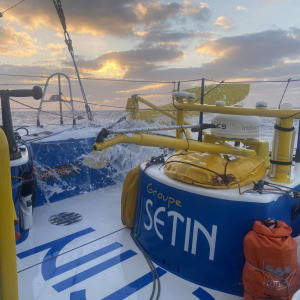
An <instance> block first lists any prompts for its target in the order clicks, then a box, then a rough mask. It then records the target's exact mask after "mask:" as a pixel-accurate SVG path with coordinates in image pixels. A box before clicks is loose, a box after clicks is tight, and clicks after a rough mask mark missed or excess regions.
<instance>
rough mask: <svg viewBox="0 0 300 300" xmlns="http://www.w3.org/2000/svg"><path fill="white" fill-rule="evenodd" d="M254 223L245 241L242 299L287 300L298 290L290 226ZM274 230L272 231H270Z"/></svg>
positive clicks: (281, 223)
mask: <svg viewBox="0 0 300 300" xmlns="http://www.w3.org/2000/svg"><path fill="white" fill-rule="evenodd" d="M268 226H269V225H268V224H267V222H264V221H263V222H260V221H255V222H254V224H253V230H252V231H250V232H249V233H248V234H247V235H246V236H245V238H244V254H245V258H246V263H245V265H244V269H243V285H244V299H246V300H254V299H280V300H290V299H292V296H293V294H294V293H295V292H296V290H297V284H298V267H297V243H296V241H295V240H294V239H293V238H292V237H291V236H290V234H291V233H292V229H291V227H289V226H288V225H286V224H285V223H284V222H281V221H277V222H276V221H275V224H274V225H273V226H270V227H268ZM272 227H273V228H272Z"/></svg>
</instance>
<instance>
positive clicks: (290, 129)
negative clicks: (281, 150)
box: [274, 124, 295, 132]
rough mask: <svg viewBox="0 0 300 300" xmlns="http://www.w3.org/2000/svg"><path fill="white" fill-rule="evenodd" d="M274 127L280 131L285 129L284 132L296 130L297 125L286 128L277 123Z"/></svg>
mask: <svg viewBox="0 0 300 300" xmlns="http://www.w3.org/2000/svg"><path fill="white" fill-rule="evenodd" d="M274 129H277V130H280V131H284V132H291V131H294V130H295V127H294V126H293V127H291V128H284V127H281V126H279V125H277V124H275V125H274Z"/></svg>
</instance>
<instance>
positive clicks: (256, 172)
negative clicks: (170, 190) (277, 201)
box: [164, 150, 266, 189]
mask: <svg viewBox="0 0 300 300" xmlns="http://www.w3.org/2000/svg"><path fill="white" fill-rule="evenodd" d="M164 172H165V174H166V175H167V176H169V177H171V178H173V179H176V180H179V181H182V182H185V183H189V184H193V185H199V186H202V187H207V188H216V189H226V188H237V187H239V186H245V185H248V184H250V183H252V182H253V181H256V180H260V179H261V178H262V177H263V176H264V175H265V172H266V168H265V164H264V160H263V159H262V158H260V157H258V156H251V157H233V156H230V157H229V156H228V155H221V154H210V153H201V152H192V151H190V152H189V151H185V150H181V151H178V152H176V153H175V154H174V155H172V156H171V157H170V158H169V159H168V160H167V161H166V164H165V166H164Z"/></svg>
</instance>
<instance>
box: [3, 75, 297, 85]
mask: <svg viewBox="0 0 300 300" xmlns="http://www.w3.org/2000/svg"><path fill="white" fill-rule="evenodd" d="M0 76H11V77H28V78H48V77H49V76H46V75H26V74H7V73H0ZM68 77H69V78H70V79H71V80H77V79H78V78H76V77H72V76H68ZM81 79H82V80H100V81H120V82H136V83H170V84H176V83H177V82H179V81H180V82H183V83H186V82H195V81H201V80H202V79H188V80H177V81H174V80H173V81H159V80H140V79H118V78H97V77H81ZM204 80H205V81H208V82H215V83H222V81H218V80H212V79H206V78H204ZM288 80H289V81H290V82H299V81H300V78H299V79H287V80H245V81H242V80H240V81H225V80H223V81H224V82H223V83H224V84H233V83H284V82H288Z"/></svg>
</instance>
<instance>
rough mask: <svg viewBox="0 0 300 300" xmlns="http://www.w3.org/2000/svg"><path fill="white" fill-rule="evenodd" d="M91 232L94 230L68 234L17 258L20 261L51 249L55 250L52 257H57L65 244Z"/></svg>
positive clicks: (25, 252) (29, 250)
mask: <svg viewBox="0 0 300 300" xmlns="http://www.w3.org/2000/svg"><path fill="white" fill-rule="evenodd" d="M93 231H95V229H93V228H87V229H84V230H81V231H78V232H75V233H73V234H70V235H68V236H65V237H63V238H60V239H57V240H54V241H51V242H49V243H46V244H43V245H40V246H37V247H34V248H31V249H28V250H26V251H23V252H20V253H18V254H17V256H18V257H19V258H21V259H22V258H25V257H27V256H30V255H33V254H35V253H39V252H41V251H44V250H47V249H49V248H52V247H53V248H55V250H56V251H55V253H53V256H55V254H56V255H57V254H58V253H59V252H60V250H61V248H62V247H64V246H65V245H66V244H68V243H69V242H70V241H72V240H74V239H76V238H78V237H80V236H83V235H85V234H88V233H90V232H93Z"/></svg>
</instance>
